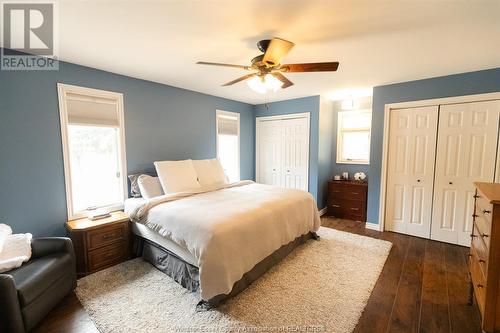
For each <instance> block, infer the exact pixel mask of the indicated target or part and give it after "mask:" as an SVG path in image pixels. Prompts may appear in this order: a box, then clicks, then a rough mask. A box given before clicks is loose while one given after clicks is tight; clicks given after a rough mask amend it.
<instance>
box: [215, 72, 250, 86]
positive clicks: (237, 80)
mask: <svg viewBox="0 0 500 333" xmlns="http://www.w3.org/2000/svg"><path fill="white" fill-rule="evenodd" d="M256 75H257V73H252V74H247V75H244V76H242V77H239V78H237V79H236V80H233V81H230V82H228V83H226V84H223V85H222V86H230V85H232V84H235V83H238V82H240V81H243V80H246V79H249V78H251V77H254V76H256Z"/></svg>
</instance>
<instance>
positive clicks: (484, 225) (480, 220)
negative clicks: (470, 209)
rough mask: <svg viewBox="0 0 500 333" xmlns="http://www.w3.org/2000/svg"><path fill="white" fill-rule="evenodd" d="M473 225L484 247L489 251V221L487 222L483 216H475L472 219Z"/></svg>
mask: <svg viewBox="0 0 500 333" xmlns="http://www.w3.org/2000/svg"><path fill="white" fill-rule="evenodd" d="M474 225H475V226H476V228H477V231H478V233H479V236H480V238H481V239H482V240H483V242H484V244H485V245H486V249H488V250H489V248H490V240H491V221H488V220H487V219H485V218H484V217H483V216H478V215H476V216H475V217H474Z"/></svg>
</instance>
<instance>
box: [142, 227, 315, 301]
mask: <svg viewBox="0 0 500 333" xmlns="http://www.w3.org/2000/svg"><path fill="white" fill-rule="evenodd" d="M311 238H312V239H319V236H318V235H317V234H316V233H315V232H310V233H308V234H305V235H302V236H299V237H297V238H295V240H293V241H291V242H290V243H288V244H286V245H283V246H282V247H280V248H279V249H277V250H276V251H274V252H273V253H271V254H270V255H269V256H267V257H266V258H265V259H264V260H262V261H261V262H259V263H258V264H257V265H255V266H254V268H252V269H251V270H250V271H248V272H246V273H245V274H244V275H243V277H242V278H241V279H240V280H239V281H237V282H236V283H235V284H234V285H233V289H232V290H231V292H230V293H229V294H220V295H217V296H215V297H213V298H211V299H210V300H208V301H206V300H201V301H200V303H198V306H197V309H198V310H206V309H210V308H212V307H216V306H218V305H219V304H221V303H222V302H223V301H224V300H226V299H228V298H230V297H233V296H235V295H237V294H239V293H240V292H242V291H243V290H244V289H245V288H247V287H248V286H249V285H250V284H251V283H252V282H253V281H255V280H257V279H258V278H259V277H261V276H262V275H263V274H264V273H266V272H267V271H268V270H269V269H270V268H271V267H273V266H274V265H276V264H277V263H278V262H279V261H281V260H282V259H283V258H285V257H286V256H287V255H288V254H289V253H290V252H292V251H293V250H294V249H295V248H296V247H297V246H299V245H301V244H303V243H305V242H306V241H307V240H309V239H311ZM133 252H134V254H135V255H136V256H138V257H142V258H143V259H144V260H146V261H147V262H149V263H151V264H152V265H153V266H155V267H156V268H157V269H159V270H160V271H162V272H163V273H165V274H167V275H168V276H170V277H171V278H172V279H174V281H176V282H177V283H179V284H180V285H181V286H183V287H184V288H186V289H187V290H189V291H193V292H195V291H197V290H198V289H199V288H200V279H199V270H198V267H196V266H193V265H191V264H189V263H187V262H185V261H184V260H182V259H181V258H180V257H179V256H177V255H176V254H175V253H173V252H171V251H169V250H167V249H165V248H164V247H162V246H161V245H159V244H157V243H154V242H152V241H150V240H148V239H144V238H142V237H139V236H137V235H134V242H133Z"/></svg>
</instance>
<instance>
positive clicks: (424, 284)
mask: <svg viewBox="0 0 500 333" xmlns="http://www.w3.org/2000/svg"><path fill="white" fill-rule="evenodd" d="M322 224H323V226H326V227H330V228H335V229H338V230H342V231H347V232H351V233H355V234H360V235H364V236H369V237H374V238H379V239H384V240H388V241H390V242H392V243H393V247H392V249H391V252H390V254H389V257H388V258H387V261H386V263H385V266H384V269H383V270H382V273H381V275H380V278H379V280H378V282H377V284H376V285H375V288H374V289H373V292H372V295H371V297H370V299H369V301H368V304H367V306H366V308H365V311H364V312H363V314H362V316H361V318H360V320H359V322H358V325H357V326H356V329H355V332H363V333H365V332H370V333H377V332H422V333H424V332H425V333H427V332H453V333H455V332H464V333H475V332H478V333H480V332H481V329H480V324H479V315H478V309H477V306H476V305H473V306H470V305H467V301H468V273H467V254H468V249H467V248H464V247H460V246H456V245H450V244H444V243H440V242H435V241H431V240H426V239H422V238H417V237H411V236H406V235H401V234H397V233H391V232H378V231H374V230H368V229H365V225H364V223H359V222H354V221H348V220H340V219H335V218H328V217H324V218H322ZM35 332H85V333H93V332H98V330H97V328H96V327H95V326H94V324H93V323H92V321H91V320H90V317H89V316H88V315H87V313H86V312H85V310H83V308H82V306H81V304H80V302H79V301H78V299H77V298H76V296H75V295H74V294H71V295H69V296H68V297H66V299H65V300H64V301H63V302H62V303H61V304H60V305H58V307H57V308H56V309H54V310H53V311H52V312H51V313H50V314H49V315H48V316H47V317H46V318H45V319H44V321H43V322H42V323H41V324H40V325H39V326H38V328H37V329H36V330H35Z"/></svg>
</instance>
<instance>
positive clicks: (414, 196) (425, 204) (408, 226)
mask: <svg viewBox="0 0 500 333" xmlns="http://www.w3.org/2000/svg"><path fill="white" fill-rule="evenodd" d="M437 119H438V107H437V106H430V107H420V108H411V109H399V110H397V109H396V110H392V111H391V114H390V127H389V131H390V132H389V156H388V173H387V176H388V178H387V192H386V193H387V197H386V200H387V201H386V202H387V204H386V229H387V230H390V231H396V232H401V233H405V234H409V235H414V236H420V237H425V238H428V237H429V236H430V228H431V225H430V223H431V214H432V194H433V191H432V189H433V180H434V160H435V152H436V136H437V135H436V132H437Z"/></svg>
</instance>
